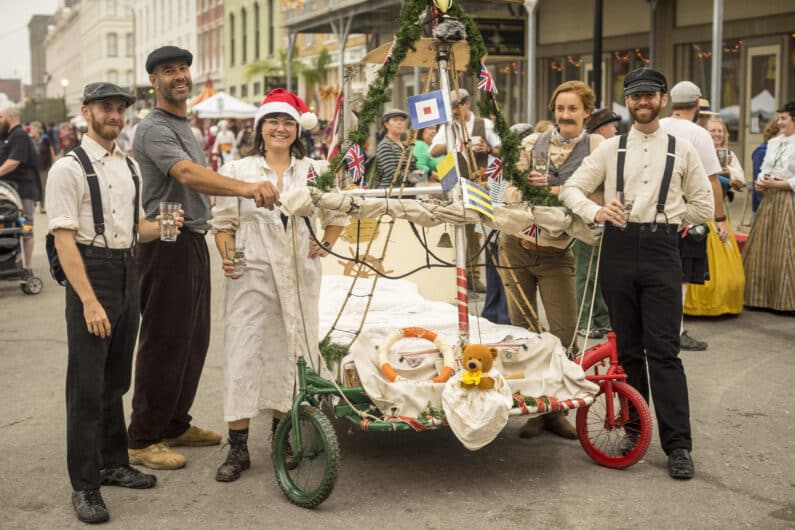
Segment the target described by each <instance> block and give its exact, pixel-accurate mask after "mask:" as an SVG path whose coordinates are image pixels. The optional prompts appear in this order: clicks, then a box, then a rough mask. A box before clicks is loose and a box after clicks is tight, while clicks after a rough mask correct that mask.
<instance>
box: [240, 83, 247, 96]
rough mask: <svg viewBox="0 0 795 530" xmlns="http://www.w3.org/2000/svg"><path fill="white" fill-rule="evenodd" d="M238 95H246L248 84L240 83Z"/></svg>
mask: <svg viewBox="0 0 795 530" xmlns="http://www.w3.org/2000/svg"><path fill="white" fill-rule="evenodd" d="M240 97H241V98H245V97H248V85H240Z"/></svg>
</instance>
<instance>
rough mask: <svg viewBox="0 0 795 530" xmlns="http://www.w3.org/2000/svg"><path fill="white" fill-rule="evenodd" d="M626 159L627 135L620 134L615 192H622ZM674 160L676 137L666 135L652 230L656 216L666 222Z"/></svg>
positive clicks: (655, 224)
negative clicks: (666, 148)
mask: <svg viewBox="0 0 795 530" xmlns="http://www.w3.org/2000/svg"><path fill="white" fill-rule="evenodd" d="M626 159H627V135H626V134H622V135H621V137H620V138H619V139H618V165H617V167H616V193H618V194H623V193H624V164H625V162H626ZM675 161H676V138H674V137H673V135H670V134H669V135H668V152H667V153H666V155H665V171H664V172H663V179H662V183H661V184H660V194H659V195H658V196H657V211H656V213H655V214H654V222H653V223H652V230H657V216H659V215H661V214H662V216H663V217H664V218H665V224H668V216H667V215H666V214H665V201H666V200H667V199H668V189H669V188H670V187H671V177H673V174H674V162H675Z"/></svg>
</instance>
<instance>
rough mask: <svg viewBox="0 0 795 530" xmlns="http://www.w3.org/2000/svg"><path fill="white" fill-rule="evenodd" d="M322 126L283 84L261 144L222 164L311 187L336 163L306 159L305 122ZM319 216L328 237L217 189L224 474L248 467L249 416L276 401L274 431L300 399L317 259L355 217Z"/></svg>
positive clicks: (258, 137) (314, 330) (221, 477)
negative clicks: (222, 284)
mask: <svg viewBox="0 0 795 530" xmlns="http://www.w3.org/2000/svg"><path fill="white" fill-rule="evenodd" d="M316 124H317V117H316V116H315V115H314V114H312V113H310V112H307V108H306V104H305V103H304V102H303V101H302V100H301V99H300V98H299V97H298V96H296V95H295V94H293V93H291V92H288V91H286V90H284V89H281V88H277V89H275V90H273V91H272V92H270V93H269V94H268V95H267V96H266V97H265V100H264V101H263V103H262V106H261V107H260V108H259V110H258V111H257V114H256V116H255V118H254V149H253V152H252V153H251V154H250V155H249V156H246V157H244V158H242V159H240V160H236V161H233V162H230V163H228V164H226V165H224V166H223V167H222V168H221V169H220V171H219V172H220V173H221V174H222V175H226V176H228V177H231V178H235V179H239V180H243V181H247V182H259V181H263V180H267V181H270V182H271V183H273V184H274V185H275V186H276V187H277V189H278V190H279V193H284V192H288V191H290V190H294V189H297V188H303V187H305V186H306V185H307V179H310V178H314V177H316V176H317V175H320V174H322V173H323V172H324V171H325V170H326V168H327V167H328V162H326V161H319V160H311V159H309V158H307V157H306V156H305V155H306V153H305V148H304V145H303V144H302V143H301V140H300V137H301V130H302V129H303V128H306V129H311V128H313V127H314V126H315V125H316ZM319 218H320V224H321V227H322V229H323V232H322V238H321V241H322V243H323V244H322V245H318V244H317V243H316V242H315V241H314V240H313V239H312V238H311V235H310V233H309V230H308V228H307V226H306V224H305V223H304V221H303V219H298V218H288V217H286V216H284V215H282V214H280V212H279V210H278V209H275V210H267V209H264V208H257V207H256V205H255V204H254V201H252V200H248V199H240V198H237V197H218V199H217V203H216V205H215V207H214V208H213V220H212V225H213V232H214V233H215V242H216V245H217V247H218V251H219V252H220V253H221V257H222V259H223V268H224V274H225V275H226V276H227V280H226V330H225V332H226V333H225V339H224V349H225V354H226V361H225V366H224V382H225V387H226V390H225V398H224V419H225V420H226V421H227V422H228V424H229V445H230V448H229V453H228V455H227V457H226V460H225V461H224V462H223V463H222V464H221V466H220V467H219V468H218V471H217V472H216V476H215V478H216V480H218V481H222V482H231V481H233V480H236V479H237V478H238V477H239V476H240V472H241V471H243V470H245V469H248V468H249V467H250V465H251V464H250V460H249V454H248V447H247V440H248V426H249V421H250V419H251V418H252V417H254V416H256V415H257V414H258V412H259V410H260V409H270V410H272V411H273V423H272V428H273V429H274V430H275V428H276V425H277V423H278V421H279V419H280V418H282V417H283V416H284V414H285V413H286V412H288V411H289V410H290V406H291V404H292V398H293V385H294V381H295V370H296V366H295V361H296V359H297V358H298V356H299V355H304V356H306V355H308V353H309V352H308V351H307V345H310V346H312V347H314V345H316V344H317V339H318V303H319V295H320V276H321V272H320V260H318V258H320V257H322V256H325V255H326V251H327V250H328V249H329V248H330V247H331V246H332V245H333V244H334V242H335V241H336V239H337V237H338V236H339V234H340V232H341V231H342V228H343V226H344V225H345V224H347V218H346V217H345V216H344V215H343V216H340V215H336V214H328V213H325V212H319ZM241 248H243V249H245V250H244V252H245V264H246V265H245V272H244V273H243V274H242V275H240V276H239V277H238V275H239V274H240V267H238V270H237V271H236V270H235V264H234V261H233V259H232V254H233V253H234V252H235V250H236V249H237V250H238V251H239V250H240V249H241ZM299 297H300V303H299ZM302 308H303V311H304V313H303V315H302V314H301V311H302ZM305 334H307V335H308V336H305Z"/></svg>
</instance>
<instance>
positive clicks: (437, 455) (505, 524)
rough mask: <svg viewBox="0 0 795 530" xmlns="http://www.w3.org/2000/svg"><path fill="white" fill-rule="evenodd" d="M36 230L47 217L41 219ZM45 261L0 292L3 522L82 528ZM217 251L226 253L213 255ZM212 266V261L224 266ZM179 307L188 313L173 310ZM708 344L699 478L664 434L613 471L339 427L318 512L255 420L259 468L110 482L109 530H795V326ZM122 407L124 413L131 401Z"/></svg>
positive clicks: (563, 451) (698, 433)
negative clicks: (281, 475) (673, 460)
mask: <svg viewBox="0 0 795 530" xmlns="http://www.w3.org/2000/svg"><path fill="white" fill-rule="evenodd" d="M36 221H37V224H38V226H39V227H41V226H43V225H44V224H45V222H46V220H45V218H44V217H43V216H38V218H37V219H36ZM38 234H39V236H38V237H37V243H38V247H37V252H36V257H35V261H34V268H35V270H36V272H37V273H38V274H39V275H40V276H41V277H42V279H43V280H44V284H45V285H44V290H43V292H42V293H41V294H39V295H37V296H28V295H25V294H23V293H22V292H21V290H20V289H19V286H18V285H16V284H14V283H9V282H0V300H2V303H0V403H2V408H0V411H1V412H0V455H2V457H0V528H3V529H7V528H42V529H52V528H79V527H82V526H83V525H82V523H79V522H78V521H77V520H76V519H75V517H74V513H73V510H72V507H71V504H70V501H69V496H70V490H71V488H70V485H69V481H68V477H67V474H66V463H65V446H66V445H65V406H64V378H65V376H64V374H65V369H66V338H65V325H64V293H63V289H62V288H61V287H59V286H58V285H56V284H55V283H54V282H53V281H52V280H51V279H50V278H49V275H48V274H47V272H46V270H47V269H46V265H45V261H46V260H45V257H44V252H43V251H44V249H43V246H44V243H43V235H42V234H43V230H41V229H39V231H38ZM212 254H214V249H213V252H212ZM214 260H215V256H214ZM214 265H215V266H214V269H213V279H214V283H213V289H214V291H213V293H214V294H213V307H214V311H213V324H212V343H211V347H210V351H209V354H208V357H207V363H206V366H205V369H204V374H203V378H202V382H201V385H200V388H199V392H198V396H197V397H196V402H195V405H194V407H193V415H194V418H195V422H196V423H197V424H198V425H201V426H203V427H211V428H214V429H216V430H219V431H224V430H225V425H224V423H223V418H222V387H223V376H222V370H223V350H222V339H223V321H222V319H221V318H220V303H221V300H222V295H221V293H222V289H221V274H220V266H218V264H217V260H216V262H215V263H214ZM174 310H179V303H178V301H176V302H175V307H174ZM686 324H687V328H688V329H689V330H690V334H691V335H692V336H694V337H697V338H699V339H702V340H706V341H708V342H709V349H708V350H707V351H703V352H683V353H682V359H683V361H684V364H685V367H686V370H687V375H688V383H689V389H690V403H691V417H692V426H693V436H694V451H693V456H694V459H695V463H696V477H695V478H694V479H693V480H691V481H688V482H677V481H674V480H672V479H670V478H669V477H668V475H667V473H666V457H665V455H664V454H663V452H662V451H661V449H660V446H659V440H658V438H657V434H656V431H655V434H654V438H653V441H652V445H651V447H650V448H649V451H648V453H647V455H646V456H645V458H644V459H643V460H642V461H641V462H640V463H638V464H636V465H635V466H633V467H631V468H629V469H627V470H623V471H618V470H611V469H606V468H602V467H599V466H597V465H596V464H594V463H593V462H592V461H591V460H590V459H589V458H588V457H587V455H586V454H585V453H584V451H583V450H582V448H581V447H580V445H579V443H578V442H577V441H567V440H562V439H560V438H556V437H554V436H552V435H549V434H544V435H542V436H541V437H539V438H535V439H532V440H522V439H520V438H519V437H518V430H519V428H520V427H521V425H522V420H521V419H515V420H512V421H511V422H510V423H509V425H508V426H507V427H506V429H505V430H504V431H503V432H502V433H501V435H500V436H499V437H498V439H497V440H496V441H495V442H493V443H492V444H490V445H489V446H487V447H485V448H484V449H482V450H480V451H478V452H469V451H467V450H466V449H464V448H463V447H462V445H461V444H460V443H459V442H458V441H457V440H456V439H455V437H454V436H453V434H452V433H451V431H450V430H447V429H443V430H437V431H431V432H424V433H413V432H405V433H391V434H386V433H384V434H378V433H355V434H348V433H347V432H346V430H347V426H345V425H343V424H338V425H337V427H338V428H337V433H338V435H339V441H340V446H341V450H342V465H341V468H340V473H339V478H338V481H337V485H336V488H335V490H334V492H333V493H332V495H331V497H330V498H329V499H328V500H327V501H326V502H325V503H323V504H322V505H321V506H320V507H319V508H317V509H314V510H305V509H302V508H298V507H295V506H293V505H292V504H290V503H289V502H288V501H287V500H286V498H285V497H284V496H283V495H282V493H281V491H280V489H279V486H278V485H277V483H276V480H275V478H274V473H273V468H272V465H271V462H270V445H269V439H268V435H269V427H270V418H269V417H268V416H267V415H263V416H261V417H259V418H256V419H255V420H254V421H253V424H252V434H251V436H250V439H249V447H250V449H251V452H252V461H253V462H252V468H251V470H250V471H248V472H245V473H244V474H243V476H242V478H241V479H240V480H238V481H237V482H233V483H228V484H223V483H219V482H216V481H215V480H214V478H213V477H214V474H215V469H216V467H217V466H218V465H219V464H220V463H221V462H222V460H223V458H224V455H225V450H222V449H221V448H220V447H218V446H216V447H209V448H195V449H186V450H185V451H184V452H185V454H186V455H187V457H188V465H187V467H186V468H184V469H182V470H178V471H157V472H155V474H156V475H157V477H158V480H159V482H158V485H157V487H156V488H154V489H152V490H125V489H121V488H104V489H103V495H104V497H105V500H106V502H107V504H108V508H109V510H110V513H111V521H110V523H108V524H107V525H106V526H107V527H108V528H118V529H149V528H153V529H154V528H175V529H195V528H203V529H204V528H211V529H212V528H246V529H247V528H282V529H292V528H330V529H333V528H344V529H350V528H376V527H381V528H390V529H391V528H407V529H408V528H410V529H419V528H439V529H441V528H483V527H496V528H543V529H579V528H582V529H586V528H587V529H601V528H605V529H607V528H610V529H621V528H627V529H629V528H652V529H656V528H666V529H667V528H755V529H777V528H793V527H795V456H793V455H795V400H793V397H792V394H793V392H792V388H793V383H792V382H793V378H795V325H794V324H795V317H792V316H783V315H777V314H772V313H768V312H759V311H745V312H743V313H742V314H741V315H739V316H737V317H729V318H718V319H689V320H688V321H687V323H686ZM130 394H131V393H128V395H127V402H126V403H127V409H126V412H127V413H128V414H129V398H130Z"/></svg>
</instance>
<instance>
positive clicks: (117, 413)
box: [66, 246, 140, 490]
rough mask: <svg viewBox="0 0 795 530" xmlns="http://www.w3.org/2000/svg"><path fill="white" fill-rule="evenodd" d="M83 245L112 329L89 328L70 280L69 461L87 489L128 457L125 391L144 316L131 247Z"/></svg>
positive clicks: (78, 483)
mask: <svg viewBox="0 0 795 530" xmlns="http://www.w3.org/2000/svg"><path fill="white" fill-rule="evenodd" d="M78 248H79V249H80V252H81V254H82V255H83V261H84V262H85V267H86V273H87V274H88V279H89V281H90V282H91V286H92V287H93V289H94V292H95V293H96V295H97V298H98V299H99V301H100V303H101V304H102V307H103V308H104V309H105V313H107V315H108V320H109V321H110V331H111V335H110V337H109V338H107V339H100V338H99V337H97V336H95V335H92V334H90V333H89V332H88V329H87V328H86V321H85V317H84V316H83V304H82V302H81V301H80V298H79V297H78V295H77V293H76V292H75V290H74V289H73V288H72V286H71V285H70V284H68V283H67V284H66V337H67V343H68V348H69V360H68V365H67V369H66V463H67V467H68V469H69V479H70V480H71V482H72V487H73V488H74V489H75V490H85V489H95V488H99V487H100V469H102V468H112V467H118V466H123V465H126V464H127V463H128V459H127V429H126V426H125V423H124V408H123V405H122V396H124V394H126V393H127V390H129V388H130V374H131V372H132V359H133V350H134V349H135V339H136V337H137V335H138V323H139V320H140V316H139V302H138V300H139V295H138V274H137V271H136V267H135V263H134V262H133V258H132V257H131V256H130V255H129V253H126V254H125V253H123V252H120V251H115V252H112V255H110V256H107V255H106V252H105V250H104V249H99V248H89V247H83V246H79V247H78Z"/></svg>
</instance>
